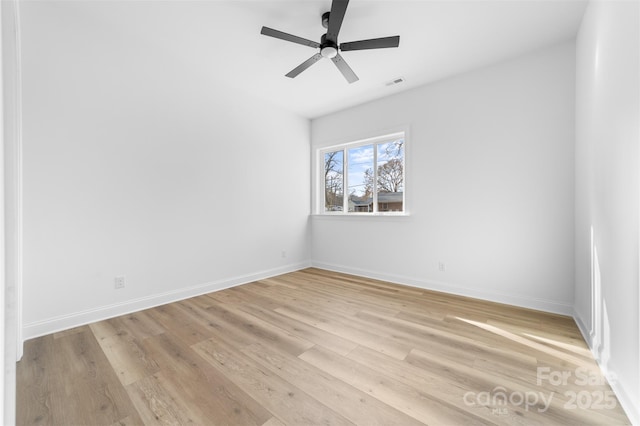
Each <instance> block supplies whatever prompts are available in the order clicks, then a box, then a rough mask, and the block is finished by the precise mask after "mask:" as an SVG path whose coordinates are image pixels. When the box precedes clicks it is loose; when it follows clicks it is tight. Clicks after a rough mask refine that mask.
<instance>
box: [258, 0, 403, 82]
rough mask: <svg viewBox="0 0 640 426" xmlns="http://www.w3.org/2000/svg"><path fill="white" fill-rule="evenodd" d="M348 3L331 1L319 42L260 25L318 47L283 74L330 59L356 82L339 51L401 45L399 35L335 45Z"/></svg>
mask: <svg viewBox="0 0 640 426" xmlns="http://www.w3.org/2000/svg"><path fill="white" fill-rule="evenodd" d="M348 4H349V0H333V2H332V3H331V11H330V12H325V13H324V14H322V26H323V27H324V28H326V29H327V33H326V34H323V35H322V37H321V38H320V43H317V42H315V41H312V40H308V39H306V38H302V37H298V36H294V35H292V34H288V33H284V32H282V31H278V30H274V29H273V28H269V27H262V31H260V34H263V35H266V36H269V37H275V38H279V39H281V40H285V41H290V42H292V43H298V44H302V45H304V46H309V47H312V48H314V49H318V48H319V49H320V51H319V52H318V53H316V54H315V55H313V56H312V57H310V58H309V59H307V60H306V61H304V62H303V63H301V64H300V65H298V66H297V67H295V68H294V69H292V70H291V71H289V73H288V74H286V76H287V77H289V78H294V77H296V76H297V75H298V74H300V73H301V72H302V71H304V70H306V69H307V68H309V67H310V66H311V65H313V64H315V63H316V62H318V61H319V60H320V59H322V58H329V59H331V60H332V61H333V63H334V64H336V67H338V69H339V70H340V72H341V73H342V75H343V76H344V78H345V79H347V81H348V82H349V83H354V82H356V81H358V76H357V75H356V73H354V72H353V70H352V69H351V67H349V65H348V64H347V63H346V62H345V60H344V59H343V58H342V56H340V53H339V52H340V51H342V52H346V51H349V50H365V49H383V48H387V47H398V45H399V44H400V36H391V37H382V38H372V39H368V40H359V41H351V42H348V43H340V44H338V33H339V32H340V27H341V26H342V20H343V19H344V14H345V13H346V11H347V5H348Z"/></svg>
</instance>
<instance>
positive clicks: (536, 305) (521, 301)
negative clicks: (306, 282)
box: [311, 261, 573, 316]
mask: <svg viewBox="0 0 640 426" xmlns="http://www.w3.org/2000/svg"><path fill="white" fill-rule="evenodd" d="M311 266H313V267H315V268H320V269H326V270H329V271H335V272H343V273H345V274H352V275H359V276H361V277H366V278H373V279H377V280H382V281H389V282H392V283H396V284H402V285H408V286H411V287H417V288H423V289H425V290H434V291H440V292H443V293H450V294H457V295H459V296H466V297H473V298H475V299H482V300H488V301H490V302H498V303H504V304H507V305H514V306H520V307H523V308H528V309H535V310H538V311H544V312H551V313H554V314H561V315H567V316H572V315H573V305H570V304H565V303H561V302H557V301H553V300H544V299H537V298H532V297H526V296H519V295H510V294H501V293H495V292H489V291H482V290H478V289H472V288H468V287H463V286H459V285H455V284H450V283H446V282H441V281H432V280H420V279H416V278H410V277H404V276H400V275H394V274H387V273H383V272H378V271H369V270H364V269H359V268H352V267H349V266H343V265H336V264H330V263H324V262H316V261H312V262H311Z"/></svg>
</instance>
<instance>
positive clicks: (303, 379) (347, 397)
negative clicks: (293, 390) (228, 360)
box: [243, 344, 421, 426]
mask: <svg viewBox="0 0 640 426" xmlns="http://www.w3.org/2000/svg"><path fill="white" fill-rule="evenodd" d="M243 352H244V353H246V354H248V356H249V357H250V358H251V359H253V360H256V361H257V362H259V363H260V364H261V365H263V366H265V367H267V368H269V369H270V371H272V372H274V373H275V374H277V375H279V376H280V377H282V378H283V379H284V380H286V381H287V382H289V383H291V384H293V385H295V386H297V387H298V388H300V389H301V390H303V391H304V392H306V393H308V394H309V395H310V396H312V397H313V398H315V399H317V400H318V401H320V402H322V403H323V404H325V405H326V406H328V407H331V408H332V409H333V410H334V411H336V412H338V413H339V414H341V415H342V416H344V417H345V418H347V419H349V420H350V421H352V422H353V423H355V424H360V425H370V426H374V425H380V426H382V425H389V426H390V425H399V426H411V425H416V426H417V425H419V424H421V423H420V422H418V421H416V420H415V419H413V418H412V417H409V416H407V415H406V414H404V413H402V412H400V411H398V410H396V409H394V408H392V407H390V406H388V405H386V404H384V403H381V402H380V401H379V400H377V399H376V398H373V397H371V396H370V395H368V394H366V393H365V392H362V391H360V390H358V389H356V388H354V387H352V386H350V385H348V384H346V383H345V382H343V381H342V380H340V379H337V378H336V377H334V376H332V375H330V374H328V373H326V372H324V371H323V370H320V369H318V368H316V367H314V366H312V365H310V364H308V363H306V362H304V361H302V360H301V359H300V358H297V357H293V356H290V355H288V354H286V353H277V352H274V351H272V350H269V349H268V348H266V347H264V346H262V345H259V344H254V345H251V346H249V347H247V348H245V349H244V350H243Z"/></svg>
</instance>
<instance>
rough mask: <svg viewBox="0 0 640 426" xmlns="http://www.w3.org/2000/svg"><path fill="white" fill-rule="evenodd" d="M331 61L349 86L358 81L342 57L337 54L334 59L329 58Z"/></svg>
mask: <svg viewBox="0 0 640 426" xmlns="http://www.w3.org/2000/svg"><path fill="white" fill-rule="evenodd" d="M331 60H332V61H333V63H334V64H336V67H338V69H339V70H340V72H341V73H342V75H343V76H344V78H346V79H347V81H348V82H349V84H351V83H355V82H356V81H358V80H359V79H358V76H357V75H356V73H354V72H353V70H352V69H351V67H350V66H349V65H348V64H347V63H346V62H345V60H344V59H343V58H342V56H340V54H337V55H336V56H335V57H334V58H331Z"/></svg>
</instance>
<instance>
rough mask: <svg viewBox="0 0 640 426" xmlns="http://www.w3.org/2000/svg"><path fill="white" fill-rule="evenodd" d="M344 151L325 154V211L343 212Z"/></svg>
mask: <svg viewBox="0 0 640 426" xmlns="http://www.w3.org/2000/svg"><path fill="white" fill-rule="evenodd" d="M343 175H344V151H333V152H327V153H325V154H324V211H325V212H335V211H342V205H343V200H344V183H343Z"/></svg>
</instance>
